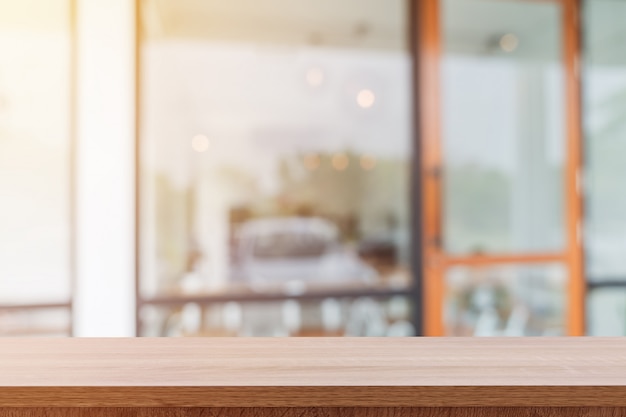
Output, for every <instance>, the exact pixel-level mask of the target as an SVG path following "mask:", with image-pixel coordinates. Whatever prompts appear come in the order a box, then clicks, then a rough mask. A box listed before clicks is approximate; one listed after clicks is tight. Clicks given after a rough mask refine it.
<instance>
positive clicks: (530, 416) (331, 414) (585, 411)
mask: <svg viewBox="0 0 626 417" xmlns="http://www.w3.org/2000/svg"><path fill="white" fill-rule="evenodd" d="M0 414H1V415H2V416H6V417H112V416H115V417H620V416H624V415H626V409H623V408H538V407H531V408H500V407H493V408H484V407H483V408H458V407H456V408H401V407H398V408H376V407H374V408H324V407H310V408H253V407H249V408H13V409H0Z"/></svg>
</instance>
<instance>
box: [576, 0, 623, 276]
mask: <svg viewBox="0 0 626 417" xmlns="http://www.w3.org/2000/svg"><path fill="white" fill-rule="evenodd" d="M583 16H584V23H585V26H584V27H585V30H584V31H583V34H584V47H585V49H584V54H583V56H584V58H585V67H584V72H583V82H584V84H583V93H584V106H583V108H584V110H585V112H584V126H585V151H586V154H585V162H586V165H587V170H586V175H585V191H586V193H585V197H586V207H585V209H586V210H585V214H586V216H587V219H586V220H587V221H586V229H585V232H586V233H585V247H586V249H587V259H586V266H587V272H588V277H589V278H590V279H591V280H615V279H617V280H622V281H626V194H625V193H624V183H625V181H626V163H624V155H626V48H624V43H625V42H626V25H625V24H624V22H626V2H623V1H615V0H593V1H585V2H584V14H583Z"/></svg>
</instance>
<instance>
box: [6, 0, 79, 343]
mask: <svg viewBox="0 0 626 417" xmlns="http://www.w3.org/2000/svg"><path fill="white" fill-rule="evenodd" d="M69 16H70V12H69V1H68V0H24V1H7V0H2V1H0V51H2V52H1V53H0V305H2V304H19V303H29V304H30V303H37V302H52V301H54V302H57V301H66V300H67V299H69V297H70V277H69V267H70V257H69V236H70V225H69V218H70V217H69V216H70V214H69V204H70V196H69V185H70V179H69V172H70V160H69V145H70V91H71V88H70V33H69V29H70V22H69ZM1 328H2V325H0V331H1Z"/></svg>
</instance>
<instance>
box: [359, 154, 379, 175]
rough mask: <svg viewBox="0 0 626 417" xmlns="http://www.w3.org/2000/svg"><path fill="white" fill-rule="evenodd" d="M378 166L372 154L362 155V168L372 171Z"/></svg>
mask: <svg viewBox="0 0 626 417" xmlns="http://www.w3.org/2000/svg"><path fill="white" fill-rule="evenodd" d="M375 167H376V158H374V157H373V156H371V155H363V156H362V157H361V168H363V169H364V170H366V171H371V170H372V169H374V168H375Z"/></svg>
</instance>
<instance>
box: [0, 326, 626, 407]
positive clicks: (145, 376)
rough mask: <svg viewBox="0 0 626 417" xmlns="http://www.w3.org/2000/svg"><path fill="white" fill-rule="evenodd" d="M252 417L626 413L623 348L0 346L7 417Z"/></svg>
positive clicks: (599, 342)
mask: <svg viewBox="0 0 626 417" xmlns="http://www.w3.org/2000/svg"><path fill="white" fill-rule="evenodd" d="M622 407H624V408H622ZM242 415H245V416H261V417H262V416H284V417H290V416H309V415H311V416H340V415H341V416H343V415H347V416H355V417H359V416H476V417H478V416H489V417H491V416H493V417H496V416H497V417H507V416H555V417H556V416H590V417H591V416H622V415H623V416H626V339H621V338H612V339H604V338H593V339H592V338H559V339H547V338H546V339H535V338H512V339H496V338H493V339H492V338H484V339H466V338H454V339H451V338H436V339H435V338H432V339H430V338H406V339H377V338H363V339H352V338H347V339H335V338H332V339H326V338H316V339H308V338H303V339H282V338H277V339H217V338H216V339H209V338H189V339H4V340H0V416H12V417H26V416H49V417H57V416H58V417H61V416H68V417H72V416H94V417H102V416H155V417H158V416H161V417H162V416H181V417H182V416H242Z"/></svg>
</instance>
